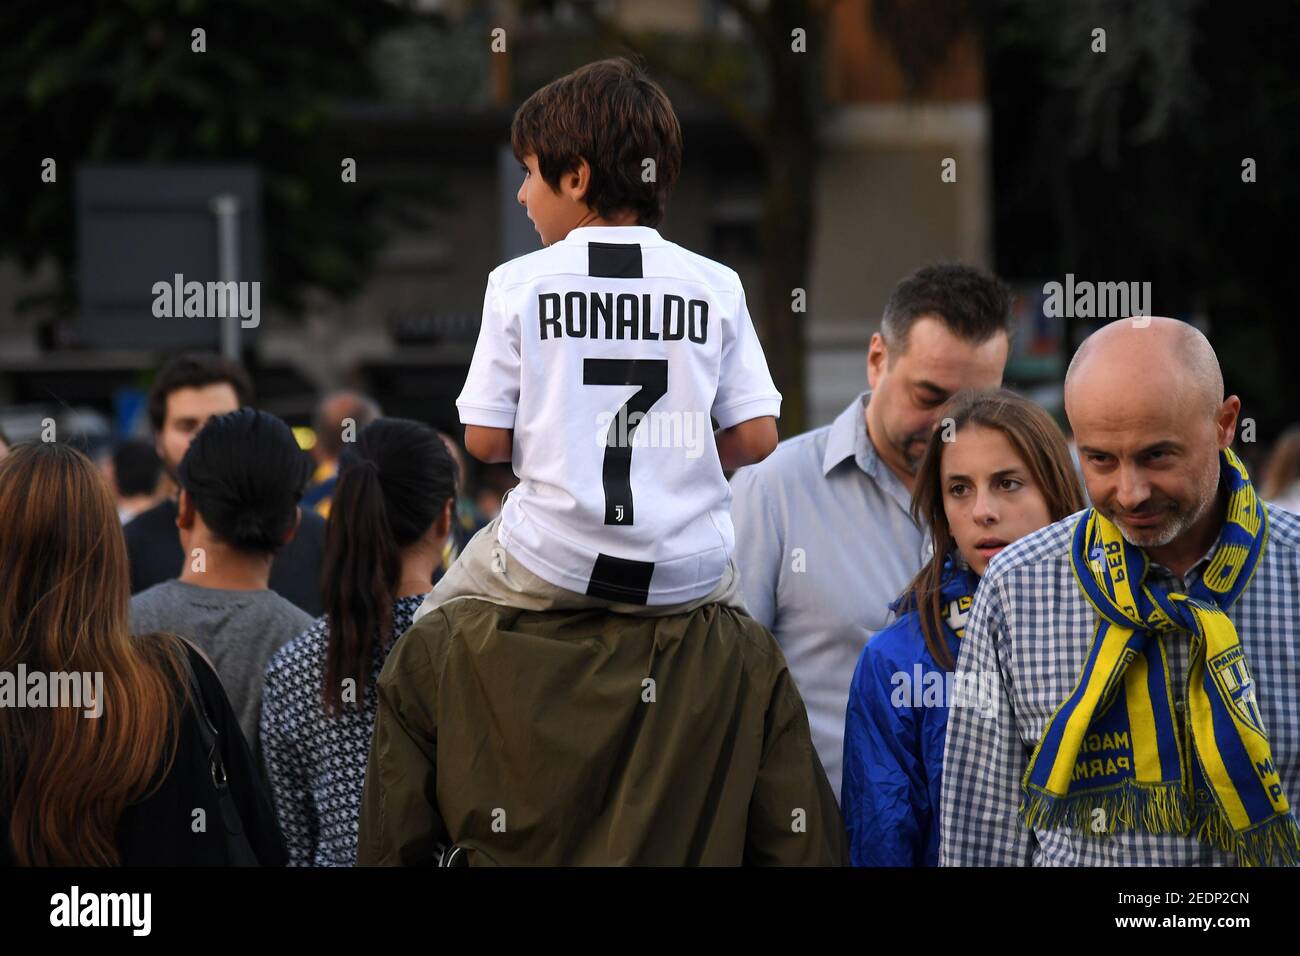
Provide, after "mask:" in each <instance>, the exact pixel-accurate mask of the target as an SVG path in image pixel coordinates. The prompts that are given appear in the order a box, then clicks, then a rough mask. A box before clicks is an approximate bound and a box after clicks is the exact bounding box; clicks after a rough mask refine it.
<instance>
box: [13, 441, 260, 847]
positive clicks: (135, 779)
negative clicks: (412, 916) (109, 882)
mask: <svg viewBox="0 0 1300 956" xmlns="http://www.w3.org/2000/svg"><path fill="white" fill-rule="evenodd" d="M0 568H2V569H3V573H0V688H3V687H7V689H8V691H9V693H10V695H13V694H24V693H26V692H28V691H29V690H31V688H33V687H35V686H37V685H38V684H39V685H40V686H42V687H44V688H45V689H46V693H45V694H43V695H41V697H40V698H39V703H38V704H37V705H36V706H31V704H32V703H36V699H35V698H33V699H32V700H27V699H26V698H24V702H23V703H24V706H12V704H14V703H15V701H10V700H6V697H5V695H4V692H3V691H2V690H0V863H14V864H18V865H31V866H106V865H117V864H124V865H166V864H192V863H204V864H214V865H220V864H223V863H227V862H232V860H231V858H230V857H231V854H230V847H232V846H246V847H247V848H248V850H249V851H251V854H252V855H253V856H255V857H256V858H257V859H258V860H260V861H261V862H264V863H268V862H282V859H283V853H284V850H283V841H282V839H281V838H280V836H279V831H278V829H276V828H275V820H274V812H273V811H272V809H271V807H270V804H269V802H268V800H267V798H266V795H265V792H264V791H263V790H262V789H261V786H260V783H259V782H258V781H257V778H256V771H255V770H254V768H253V764H252V761H251V758H250V757H249V754H248V748H247V746H246V744H245V743H244V740H243V738H242V736H241V735H240V733H239V728H238V725H237V724H236V723H235V720H234V715H233V714H232V713H231V711H230V705H229V703H228V702H227V701H226V697H225V693H224V692H223V691H222V689H221V684H220V682H219V681H218V680H217V677H216V675H215V674H214V673H213V672H212V670H211V668H210V667H209V666H208V665H207V664H206V662H205V661H204V660H203V658H202V656H201V655H199V654H198V652H197V651H194V650H193V649H192V648H191V647H190V646H189V645H188V644H186V643H184V642H183V641H181V640H180V639H178V638H176V637H174V636H171V635H162V634H154V635H149V636H147V637H143V638H132V637H131V636H130V635H129V632H128V626H127V600H128V596H129V586H128V579H129V572H128V568H127V559H126V545H125V541H124V539H123V537H122V529H121V525H120V523H119V522H118V518H117V511H116V508H115V506H114V504H113V499H112V496H111V495H110V493H109V489H108V487H107V485H106V484H105V482H104V480H103V478H102V477H101V476H100V474H99V472H98V470H97V469H96V468H95V466H94V465H93V464H92V463H91V462H90V460H89V459H88V458H86V456H85V455H83V454H81V453H80V452H78V451H77V450H75V449H73V448H71V447H69V446H67V445H59V444H54V443H42V442H35V443H30V444H25V445H18V446H16V447H15V448H14V449H13V450H12V452H11V453H10V454H9V455H8V456H7V457H6V458H5V459H4V460H3V461H2V462H0ZM191 672H192V673H193V674H194V680H193V681H191V679H190V674H191ZM19 674H21V675H23V676H24V681H23V682H22V683H23V684H25V685H28V686H18V685H19V682H18V681H17V679H16V678H17V675H19ZM92 678H93V679H92ZM192 685H193V686H196V687H198V688H201V689H202V701H201V702H202V704H203V709H205V710H206V711H207V714H208V715H209V719H208V725H209V727H210V728H211V730H212V731H214V732H215V734H216V740H217V742H218V743H219V751H220V754H219V755H220V758H221V766H222V767H223V769H224V770H225V773H226V781H225V783H224V786H226V787H228V793H229V796H230V797H231V798H233V805H234V807H235V808H236V810H237V814H238V817H239V820H231V819H229V817H228V816H227V817H225V818H223V816H222V810H223V800H222V794H221V792H220V791H219V789H218V787H217V784H215V783H214V781H213V779H212V767H213V759H212V758H213V756H214V755H213V754H212V752H211V748H210V747H209V745H208V744H209V741H210V740H211V739H212V738H211V736H210V734H209V733H208V732H206V731H205V730H202V729H200V727H199V724H198V720H199V719H200V718H199V713H200V712H199V710H198V709H197V708H196V705H197V704H198V703H199V701H195V700H193V699H192V697H191V694H190V691H189V688H190V686H192ZM60 686H61V687H63V688H65V689H67V688H71V687H73V686H77V687H80V688H83V689H84V688H87V687H91V688H93V690H92V691H90V692H89V693H86V692H85V691H84V690H83V692H82V693H79V694H78V695H77V696H78V697H79V699H78V700H77V701H76V702H75V705H73V702H71V701H69V700H64V699H62V698H61V695H55V694H54V693H53V690H54V688H56V687H60ZM56 697H57V698H58V699H56ZM87 697H89V698H90V699H87ZM7 704H8V705H9V706H6V705H7ZM225 806H226V807H228V806H229V804H228V803H227V804H226V805H225ZM195 810H203V814H202V818H203V821H204V827H203V828H202V830H200V829H197V828H196V827H195V823H196V821H197V820H198V819H199V817H198V816H196V815H195ZM241 831H242V832H241ZM242 858H243V859H244V860H245V861H246V862H251V859H249V858H248V856H247V855H245V856H244V857H242Z"/></svg>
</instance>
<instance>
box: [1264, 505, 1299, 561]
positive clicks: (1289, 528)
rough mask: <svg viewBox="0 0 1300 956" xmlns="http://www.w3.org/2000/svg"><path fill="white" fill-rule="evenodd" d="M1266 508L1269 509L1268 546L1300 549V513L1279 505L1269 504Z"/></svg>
mask: <svg viewBox="0 0 1300 956" xmlns="http://www.w3.org/2000/svg"><path fill="white" fill-rule="evenodd" d="M1265 508H1266V509H1267V511H1268V546H1269V547H1270V548H1274V549H1277V548H1280V549H1284V550H1287V551H1300V515H1297V514H1295V513H1294V512H1291V511H1287V510H1286V509H1285V508H1279V507H1278V506H1277V505H1272V504H1269V505H1265Z"/></svg>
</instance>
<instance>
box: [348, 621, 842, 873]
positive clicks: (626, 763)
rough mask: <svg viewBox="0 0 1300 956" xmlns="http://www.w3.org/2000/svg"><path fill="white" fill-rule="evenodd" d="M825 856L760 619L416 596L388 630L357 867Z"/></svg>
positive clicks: (819, 808)
mask: <svg viewBox="0 0 1300 956" xmlns="http://www.w3.org/2000/svg"><path fill="white" fill-rule="evenodd" d="M450 843H454V844H456V845H459V846H461V847H464V848H465V849H466V850H467V856H468V860H469V862H470V863H471V864H473V865H492V864H505V865H527V864H579V865H616V864H652V865H682V864H702V865H738V864H742V863H743V864H778V865H779V864H801V865H840V864H844V863H846V862H847V860H848V846H847V840H846V837H845V833H844V826H843V823H842V821H841V819H840V812H839V807H838V806H837V804H836V802H835V796H834V793H833V792H832V790H831V788H830V784H829V783H828V782H827V779H826V772H825V771H824V770H823V769H822V765H821V761H820V760H819V759H818V758H817V753H816V751H815V750H814V749H813V745H812V739H811V737H810V735H809V730H808V717H807V714H806V712H805V710H804V705H803V701H802V699H801V698H800V697H799V693H798V691H796V690H795V686H794V682H793V680H792V679H791V677H790V672H789V670H788V669H787V668H786V663H785V659H784V658H783V657H782V655H781V650H780V648H779V647H778V646H777V643H776V641H775V640H774V639H773V637H772V636H771V634H769V633H768V631H767V630H766V629H765V628H763V627H762V625H760V624H758V623H757V622H755V621H754V620H753V619H752V618H750V617H748V616H747V615H744V614H742V613H738V612H737V611H735V610H732V609H730V608H726V607H723V606H720V605H717V604H709V605H705V606H704V607H702V608H699V609H698V610H696V611H692V612H691V613H688V614H680V615H675V616H671V617H661V618H653V617H632V616H629V615H621V614H614V613H611V612H608V611H604V610H581V611H548V612H533V611H520V610H517V609H515V608H508V607H501V606H499V605H495V604H490V603H488V602H486V601H479V600H475V599H466V600H457V601H452V602H450V603H449V604H445V605H443V606H442V607H439V608H437V609H435V610H434V611H432V612H430V613H429V614H427V615H426V616H425V617H423V618H422V619H421V620H420V621H418V622H417V623H416V624H415V625H414V626H413V627H412V628H411V629H410V630H409V631H407V632H406V634H404V635H403V636H402V637H401V638H400V639H399V640H398V642H397V644H396V646H395V647H394V648H393V650H392V652H391V653H390V654H389V657H388V660H387V662H386V663H385V665H384V669H383V673H382V674H381V675H380V677H379V713H378V717H377V719H376V722H375V733H374V738H373V740H372V742H371V748H370V764H369V768H368V771H367V774H366V785H365V792H364V796H363V798H362V803H361V820H360V833H359V840H358V847H357V862H358V864H360V865H406V866H427V865H431V864H432V863H434V862H435V861H436V858H437V854H438V848H439V847H440V846H442V845H444V844H450Z"/></svg>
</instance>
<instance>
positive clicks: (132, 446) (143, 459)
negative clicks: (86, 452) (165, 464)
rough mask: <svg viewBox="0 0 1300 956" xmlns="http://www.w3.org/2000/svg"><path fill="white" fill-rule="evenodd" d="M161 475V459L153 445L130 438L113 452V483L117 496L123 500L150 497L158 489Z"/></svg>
mask: <svg viewBox="0 0 1300 956" xmlns="http://www.w3.org/2000/svg"><path fill="white" fill-rule="evenodd" d="M161 475H162V459H161V458H159V457H158V452H156V451H155V450H154V447H153V443H152V442H147V441H143V440H142V439H139V438H132V439H129V440H127V441H124V442H122V444H120V445H118V446H117V448H116V449H115V450H114V452H113V481H114V482H115V483H116V484H117V491H118V494H120V495H122V497H124V498H131V497H135V496H136V495H151V494H153V493H154V492H155V491H156V490H157V489H158V478H159V477H160V476H161Z"/></svg>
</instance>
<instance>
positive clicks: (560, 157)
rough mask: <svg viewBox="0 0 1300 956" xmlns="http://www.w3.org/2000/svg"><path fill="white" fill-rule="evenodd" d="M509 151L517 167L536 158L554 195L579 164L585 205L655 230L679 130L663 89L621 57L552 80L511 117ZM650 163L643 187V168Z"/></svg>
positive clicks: (676, 169)
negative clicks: (587, 173)
mask: <svg viewBox="0 0 1300 956" xmlns="http://www.w3.org/2000/svg"><path fill="white" fill-rule="evenodd" d="M510 145H511V147H512V148H513V149H514V153H515V158H516V159H518V160H519V161H520V162H523V161H524V157H525V156H527V155H528V154H529V153H533V154H535V155H536V156H537V170H538V172H540V173H541V174H542V179H544V180H545V181H546V183H547V185H548V186H550V187H551V189H552V190H553V191H558V190H559V188H560V179H561V177H562V176H563V175H564V174H565V173H568V172H571V171H573V170H574V169H576V168H577V167H578V161H579V160H582V159H585V160H586V161H587V164H588V165H589V166H591V183H590V185H589V186H588V188H587V197H586V199H587V205H588V206H590V207H591V208H592V209H594V210H595V211H596V213H597V214H598V215H600V216H601V217H602V218H605V219H608V218H610V217H611V216H613V215H615V214H617V213H619V212H623V211H630V212H634V213H636V217H637V223H638V224H640V225H643V226H657V225H659V223H660V222H662V221H663V218H664V214H665V212H666V211H667V207H668V193H669V192H670V191H671V190H672V188H673V185H674V184H675V183H676V182H677V176H678V174H679V173H680V172H681V167H682V129H681V126H680V125H679V124H678V122H677V114H676V113H674V112H673V105H672V103H671V102H669V100H668V96H667V94H666V93H664V91H663V89H662V88H660V86H659V85H658V84H657V83H655V82H654V81H653V80H652V79H650V77H648V76H646V74H645V73H644V72H643V71H642V70H641V68H640V67H638V66H637V65H636V64H634V63H632V62H631V61H629V60H626V59H624V58H622V57H615V58H613V59H609V60H599V61H597V62H595V63H588V64H587V65H586V66H584V67H580V68H579V69H577V70H574V71H573V72H572V73H570V74H568V75H567V76H562V77H560V78H559V79H558V80H553V81H552V82H550V83H548V84H547V85H546V86H543V87H542V88H541V89H540V90H538V91H537V92H535V93H534V94H533V95H532V96H530V97H528V99H526V100H524V102H523V104H522V105H521V106H520V107H519V109H518V110H517V111H516V112H515V118H514V122H513V123H512V124H511V128H510ZM647 159H652V160H654V176H653V178H650V179H649V180H648V181H647V177H646V176H645V175H644V173H645V170H646V169H647V167H646V166H645V161H646V160H647Z"/></svg>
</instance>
